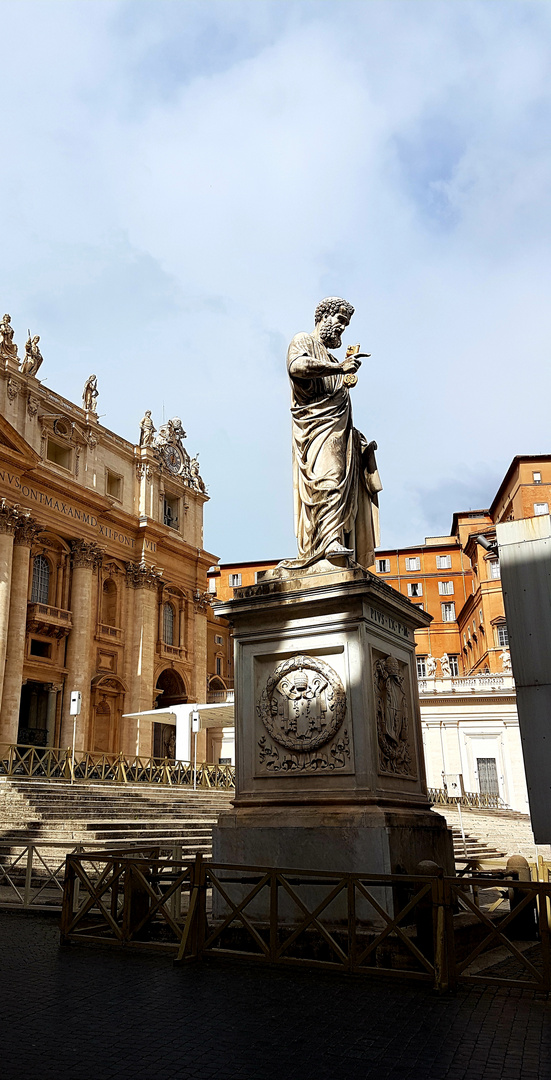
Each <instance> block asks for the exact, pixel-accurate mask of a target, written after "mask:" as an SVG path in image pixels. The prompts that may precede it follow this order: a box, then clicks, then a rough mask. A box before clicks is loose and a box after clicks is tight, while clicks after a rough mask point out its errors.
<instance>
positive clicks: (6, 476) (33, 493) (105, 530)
mask: <svg viewBox="0 0 551 1080" xmlns="http://www.w3.org/2000/svg"><path fill="white" fill-rule="evenodd" d="M0 480H1V481H2V482H3V483H4V484H7V485H8V486H9V487H11V488H13V489H14V490H15V491H18V492H20V494H21V495H22V496H23V498H24V499H28V500H29V501H30V502H34V503H37V504H38V505H39V506H46V507H48V509H50V510H54V511H55V512H56V513H58V514H63V516H64V517H68V518H73V520H74V521H81V522H82V523H83V525H89V526H90V528H92V529H96V530H97V532H98V533H99V535H100V536H104V537H105V538H106V540H114V541H115V543H117V544H122V545H123V546H124V547H127V548H134V547H135V546H136V543H137V541H136V540H135V539H134V537H132V536H128V535H127V534H126V533H123V532H120V531H119V530H118V529H112V528H111V527H110V526H109V525H105V524H104V523H102V522H101V521H98V518H97V517H96V515H95V514H90V513H88V512H87V511H86V510H81V509H79V507H78V506H74V505H72V504H71V503H68V502H65V501H64V500H63V499H57V498H56V497H55V495H48V493H47V492H45V491H41V490H40V489H39V488H36V487H31V485H30V484H24V483H22V482H21V477H20V476H17V474H16V473H11V472H8V471H7V469H0ZM144 544H145V549H146V551H156V550H157V545H156V543H155V542H154V541H153V540H145V542H144Z"/></svg>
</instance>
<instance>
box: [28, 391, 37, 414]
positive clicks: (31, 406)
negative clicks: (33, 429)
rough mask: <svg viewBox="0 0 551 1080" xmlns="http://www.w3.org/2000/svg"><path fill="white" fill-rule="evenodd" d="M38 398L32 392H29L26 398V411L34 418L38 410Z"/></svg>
mask: <svg viewBox="0 0 551 1080" xmlns="http://www.w3.org/2000/svg"><path fill="white" fill-rule="evenodd" d="M38 406H39V400H38V398H37V397H35V395H34V394H29V396H28V398H27V412H28V414H29V416H30V418H31V420H33V419H34V417H35V416H36V414H37V412H38Z"/></svg>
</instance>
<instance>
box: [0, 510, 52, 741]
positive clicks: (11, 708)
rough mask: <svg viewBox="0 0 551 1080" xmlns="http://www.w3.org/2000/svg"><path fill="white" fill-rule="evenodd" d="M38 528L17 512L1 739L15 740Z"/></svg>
mask: <svg viewBox="0 0 551 1080" xmlns="http://www.w3.org/2000/svg"><path fill="white" fill-rule="evenodd" d="M41 528H42V526H41V525H39V524H38V522H36V521H35V520H34V519H33V518H32V517H31V516H30V515H20V516H19V524H18V526H17V528H16V530H15V535H14V540H13V557H12V570H11V590H10V605H9V623H8V633H7V643H6V665H5V670H4V689H3V693H2V711H1V714H0V743H4V742H7V743H15V742H17V729H18V726H19V704H20V701H21V685H22V681H23V663H24V660H25V635H26V632H27V596H28V591H29V561H30V553H31V545H32V542H33V540H34V537H35V536H36V534H37V532H40V530H41ZM0 561H1V560H0Z"/></svg>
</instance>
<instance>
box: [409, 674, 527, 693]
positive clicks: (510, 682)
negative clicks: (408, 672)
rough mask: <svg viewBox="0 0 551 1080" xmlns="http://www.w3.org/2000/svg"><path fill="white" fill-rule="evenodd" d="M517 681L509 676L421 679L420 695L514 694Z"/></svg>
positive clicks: (490, 675)
mask: <svg viewBox="0 0 551 1080" xmlns="http://www.w3.org/2000/svg"><path fill="white" fill-rule="evenodd" d="M514 690H515V680H514V679H513V676H512V675H509V674H503V675H502V674H489V675H466V676H461V677H457V678H454V677H452V678H447V679H429V678H420V679H419V694H420V696H421V697H423V695H428V694H454V695H457V694H498V693H501V694H512V693H514Z"/></svg>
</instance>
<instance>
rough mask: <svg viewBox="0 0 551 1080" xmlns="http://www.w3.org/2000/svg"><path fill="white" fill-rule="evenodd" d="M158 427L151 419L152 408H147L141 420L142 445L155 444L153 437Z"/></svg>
mask: <svg viewBox="0 0 551 1080" xmlns="http://www.w3.org/2000/svg"><path fill="white" fill-rule="evenodd" d="M156 430H157V428H156V427H155V426H154V424H153V420H152V419H151V409H146V412H145V416H144V418H143V420H141V421H140V446H144V447H149V446H153V438H154V435H155V432H156Z"/></svg>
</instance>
